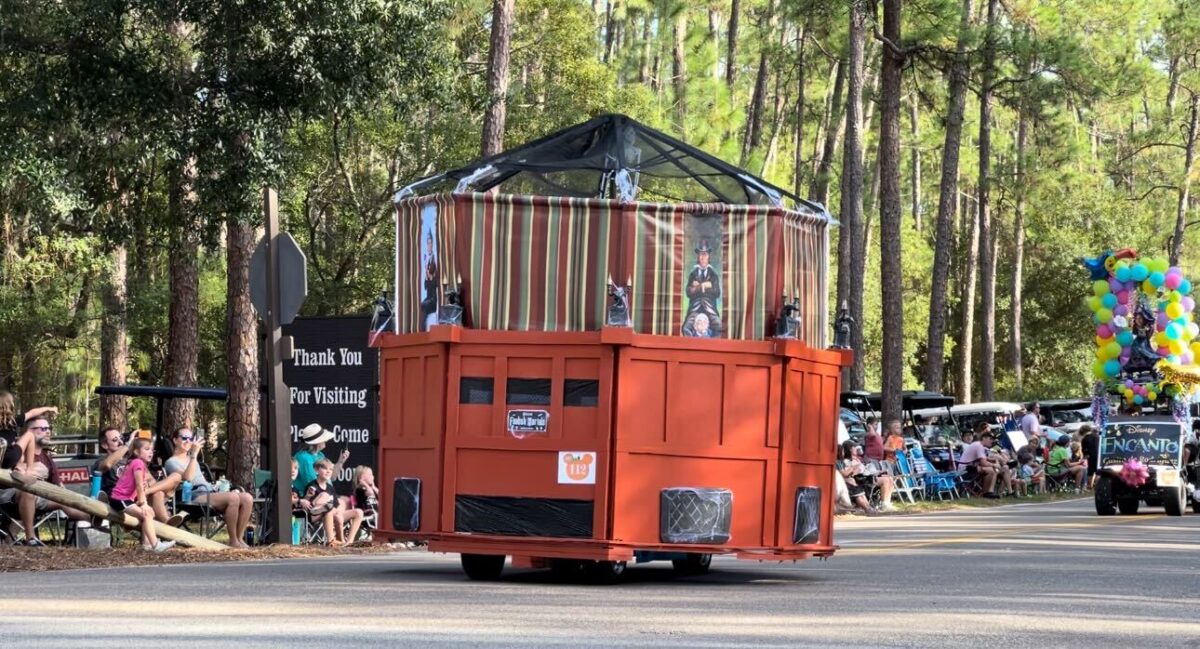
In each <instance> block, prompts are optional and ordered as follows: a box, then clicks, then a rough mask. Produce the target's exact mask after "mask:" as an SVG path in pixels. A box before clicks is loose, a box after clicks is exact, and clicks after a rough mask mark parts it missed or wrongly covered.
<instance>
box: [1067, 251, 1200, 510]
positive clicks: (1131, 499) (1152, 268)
mask: <svg viewBox="0 0 1200 649" xmlns="http://www.w3.org/2000/svg"><path fill="white" fill-rule="evenodd" d="M1084 265H1085V266H1086V267H1087V269H1088V270H1089V272H1090V273H1091V279H1092V292H1093V295H1091V296H1090V297H1088V298H1087V303H1088V307H1089V308H1090V309H1091V311H1092V320H1093V323H1094V324H1095V326H1096V361H1095V365H1094V367H1093V368H1092V372H1093V375H1094V377H1095V379H1096V383H1095V391H1094V398H1093V404H1092V416H1093V419H1094V421H1095V423H1096V425H1097V427H1098V429H1099V431H1100V442H1099V444H1100V446H1099V452H1098V457H1097V460H1098V462H1099V464H1098V466H1097V467H1096V469H1097V479H1096V485H1095V494H1094V497H1095V503H1096V513H1097V514H1100V515H1111V514H1115V513H1117V512H1118V511H1120V512H1121V513H1122V514H1134V513H1137V511H1138V507H1139V505H1140V504H1141V503H1143V502H1144V503H1146V504H1148V505H1153V506H1162V507H1163V508H1164V509H1165V510H1166V512H1167V514H1169V515H1172V516H1180V515H1182V514H1183V512H1184V511H1185V510H1186V507H1187V502H1188V501H1189V500H1193V503H1194V506H1195V500H1194V498H1195V497H1196V496H1197V495H1200V494H1197V490H1196V485H1197V483H1198V482H1200V479H1198V478H1200V471H1198V468H1200V467H1198V466H1197V462H1198V461H1200V457H1198V455H1200V454H1198V453H1197V448H1196V440H1195V437H1194V434H1193V425H1192V422H1193V418H1192V408H1191V407H1190V406H1191V403H1192V402H1193V400H1194V397H1195V395H1196V391H1197V388H1198V387H1200V368H1198V367H1197V364H1196V363H1197V360H1200V326H1197V324H1196V322H1195V318H1194V313H1195V309H1196V303H1195V301H1194V299H1193V298H1192V284H1191V282H1190V281H1189V280H1188V279H1187V278H1186V277H1185V276H1184V273H1183V271H1182V270H1180V269H1179V268H1176V267H1173V266H1171V265H1170V264H1169V263H1168V262H1167V260H1166V259H1159V258H1153V257H1144V256H1139V255H1138V254H1137V251H1135V250H1132V249H1129V248H1126V249H1124V250H1118V251H1116V252H1113V251H1106V252H1104V253H1102V254H1100V255H1098V256H1097V257H1094V258H1091V259H1085V260H1084ZM1109 396H1114V397H1116V398H1118V399H1119V401H1120V402H1121V408H1122V410H1123V411H1124V412H1123V414H1124V415H1125V416H1122V417H1118V418H1115V419H1112V420H1111V421H1110V420H1109V418H1108V411H1109V404H1108V397H1109Z"/></svg>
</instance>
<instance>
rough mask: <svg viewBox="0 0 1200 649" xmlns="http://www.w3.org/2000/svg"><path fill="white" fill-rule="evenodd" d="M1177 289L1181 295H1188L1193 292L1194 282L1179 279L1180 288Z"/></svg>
mask: <svg viewBox="0 0 1200 649" xmlns="http://www.w3.org/2000/svg"><path fill="white" fill-rule="evenodd" d="M1175 290H1176V291H1179V294H1180V295H1187V294H1188V293H1191V292H1192V283H1191V282H1189V281H1187V280H1186V279H1183V280H1179V288H1177V289H1175Z"/></svg>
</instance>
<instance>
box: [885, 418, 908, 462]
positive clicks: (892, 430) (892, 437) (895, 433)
mask: <svg viewBox="0 0 1200 649" xmlns="http://www.w3.org/2000/svg"><path fill="white" fill-rule="evenodd" d="M884 435H885V436H884V439H883V459H885V460H887V461H888V462H895V461H896V453H897V452H898V451H903V450H904V435H902V434H901V433H900V422H899V421H897V420H895V419H893V420H891V421H889V422H888V423H887V430H886V431H885V433H884Z"/></svg>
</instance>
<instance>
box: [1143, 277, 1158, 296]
mask: <svg viewBox="0 0 1200 649" xmlns="http://www.w3.org/2000/svg"><path fill="white" fill-rule="evenodd" d="M1156 290H1157V289H1155V288H1154V285H1153V284H1151V283H1150V280H1148V279H1145V280H1142V292H1143V293H1145V294H1146V295H1154V292H1155V291H1156Z"/></svg>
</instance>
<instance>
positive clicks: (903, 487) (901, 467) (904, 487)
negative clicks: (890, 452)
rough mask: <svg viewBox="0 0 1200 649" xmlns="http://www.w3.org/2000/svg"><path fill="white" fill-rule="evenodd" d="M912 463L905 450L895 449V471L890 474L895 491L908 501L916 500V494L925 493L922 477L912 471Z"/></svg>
mask: <svg viewBox="0 0 1200 649" xmlns="http://www.w3.org/2000/svg"><path fill="white" fill-rule="evenodd" d="M913 464H914V463H913V461H912V459H911V458H909V455H908V451H907V450H900V451H896V472H895V474H894V475H893V476H892V478H893V482H895V484H896V489H895V491H896V493H897V494H900V497H901V498H907V499H908V502H910V503H915V502H917V500H916V495H924V493H925V481H924V478H923V477H922V476H919V475H917V474H916V473H915V472H914V471H913Z"/></svg>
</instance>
